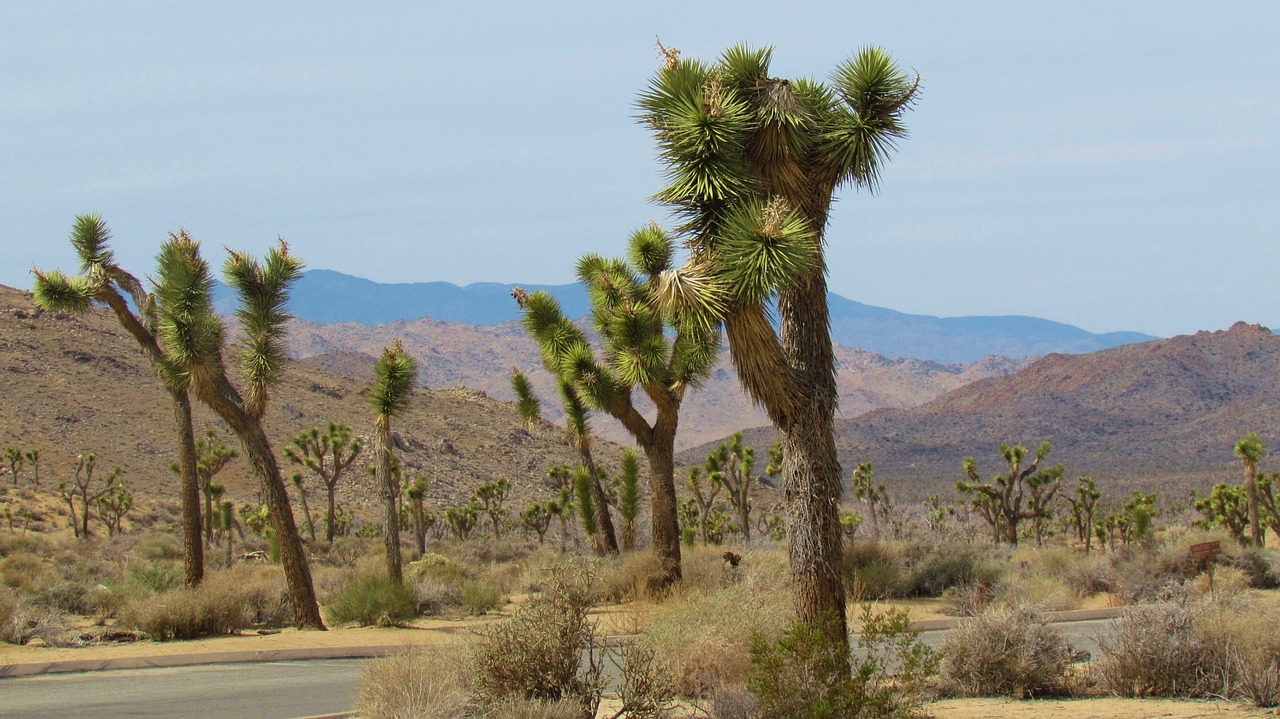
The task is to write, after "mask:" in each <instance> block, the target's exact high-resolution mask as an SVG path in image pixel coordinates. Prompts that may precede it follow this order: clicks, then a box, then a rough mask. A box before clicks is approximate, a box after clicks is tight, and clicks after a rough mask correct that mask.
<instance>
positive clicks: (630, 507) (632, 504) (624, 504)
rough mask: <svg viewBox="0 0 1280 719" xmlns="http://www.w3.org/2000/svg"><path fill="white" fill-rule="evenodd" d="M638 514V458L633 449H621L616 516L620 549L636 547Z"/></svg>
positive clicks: (627, 550) (631, 549)
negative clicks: (618, 526) (620, 539)
mask: <svg viewBox="0 0 1280 719" xmlns="http://www.w3.org/2000/svg"><path fill="white" fill-rule="evenodd" d="M639 514H640V458H639V457H637V456H636V452H635V450H633V449H630V448H627V449H624V450H622V471H621V472H620V473H619V475H618V516H619V517H621V518H622V551H624V552H630V551H633V550H634V549H635V548H636V518H637V517H638V516H639Z"/></svg>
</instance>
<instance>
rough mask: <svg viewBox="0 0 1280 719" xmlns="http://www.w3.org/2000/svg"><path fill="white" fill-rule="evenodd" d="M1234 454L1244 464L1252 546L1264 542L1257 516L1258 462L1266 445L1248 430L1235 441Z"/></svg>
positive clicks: (1264, 454) (1263, 455)
mask: <svg viewBox="0 0 1280 719" xmlns="http://www.w3.org/2000/svg"><path fill="white" fill-rule="evenodd" d="M1235 453H1236V456H1237V457H1239V458H1240V462H1241V464H1243V465H1244V494H1245V499H1246V500H1247V501H1248V503H1249V538H1250V539H1251V540H1252V541H1253V546H1255V547H1261V546H1264V545H1265V544H1266V535H1265V534H1263V532H1262V522H1261V521H1260V519H1259V517H1258V463H1259V462H1261V461H1262V458H1263V457H1266V456H1267V446H1266V445H1265V444H1263V442H1262V438H1261V437H1259V436H1258V433H1257V432H1250V433H1249V434H1246V435H1245V436H1244V437H1242V438H1241V439H1240V441H1238V442H1236V445H1235Z"/></svg>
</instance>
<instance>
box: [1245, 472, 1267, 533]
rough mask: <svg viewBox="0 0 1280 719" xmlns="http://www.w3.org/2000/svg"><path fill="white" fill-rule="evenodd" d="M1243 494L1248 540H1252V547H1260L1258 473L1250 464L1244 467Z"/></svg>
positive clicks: (1260, 525) (1260, 526) (1260, 524)
mask: <svg viewBox="0 0 1280 719" xmlns="http://www.w3.org/2000/svg"><path fill="white" fill-rule="evenodd" d="M1244 493H1245V497H1246V498H1247V499H1248V502H1249V538H1250V539H1251V540H1253V546H1255V547H1261V546H1263V544H1264V538H1263V536H1262V523H1261V522H1260V521H1259V519H1258V471H1257V469H1256V468H1255V467H1254V466H1253V465H1251V464H1246V465H1245V477H1244Z"/></svg>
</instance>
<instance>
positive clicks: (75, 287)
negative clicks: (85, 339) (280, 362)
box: [32, 214, 204, 587]
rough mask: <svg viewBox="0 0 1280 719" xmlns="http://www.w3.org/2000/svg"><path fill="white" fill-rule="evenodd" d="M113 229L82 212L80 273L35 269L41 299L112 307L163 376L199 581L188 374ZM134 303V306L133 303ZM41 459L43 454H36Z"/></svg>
mask: <svg viewBox="0 0 1280 719" xmlns="http://www.w3.org/2000/svg"><path fill="white" fill-rule="evenodd" d="M110 240H111V231H110V230H108V229H107V224H106V223H105V222H103V221H102V218H101V217H100V216H98V215H97V214H92V215H79V216H77V217H76V221H75V224H74V225H73V226H72V228H71V246H72V247H74V248H75V250H76V254H78V255H79V256H80V274H79V275H77V276H75V277H70V276H67V275H65V274H63V273H61V272H59V271H57V270H53V271H50V272H41V271H40V270H36V271H35V276H36V283H35V298H36V304H38V305H40V306H41V307H43V308H45V309H49V310H57V311H61V312H74V313H77V314H78V313H83V312H85V311H87V310H88V309H89V307H90V306H92V304H93V303H94V302H98V303H101V304H104V305H106V306H107V307H109V308H111V311H112V312H113V313H115V316H116V319H117V320H118V321H119V322H120V325H121V326H122V327H124V329H125V330H126V331H127V332H128V333H129V334H130V335H131V336H132V337H133V339H134V340H135V341H136V342H137V343H138V345H139V346H140V347H142V350H143V351H144V352H145V353H146V355H147V358H148V359H149V360H151V365H152V367H154V368H155V370H156V373H157V374H159V376H160V381H161V382H162V383H163V384H164V388H165V391H166V392H168V393H169V400H170V402H171V403H172V405H173V417H174V423H175V426H176V429H177V440H178V462H177V468H178V477H179V494H180V498H181V505H182V558H183V578H184V580H185V582H186V584H187V586H189V587H194V586H196V585H197V584H199V583H200V581H201V580H202V579H203V578H204V544H203V543H202V542H201V540H200V488H199V484H198V479H197V474H196V461H197V457H196V443H195V430H194V429H193V425H192V423H191V398H190V396H189V395H188V392H187V390H188V383H187V377H186V376H185V375H184V374H183V372H182V368H181V367H180V365H179V363H178V361H177V358H175V357H174V356H173V355H172V354H171V353H170V352H169V351H167V350H166V349H165V347H164V346H163V345H162V343H161V342H160V341H159V339H158V333H159V329H158V326H159V318H158V315H157V313H156V298H155V295H154V294H151V293H148V292H147V291H146V290H145V289H143V286H142V283H141V282H139V281H138V279H137V278H136V277H134V276H133V275H131V274H129V273H128V272H125V271H124V270H123V269H121V268H120V265H118V264H116V260H115V254H114V253H113V252H112V251H111V249H110V247H109V246H108V243H109V242H110ZM130 303H132V306H130ZM32 459H33V460H34V461H36V462H38V461H39V455H38V454H36V455H34V456H33V457H32Z"/></svg>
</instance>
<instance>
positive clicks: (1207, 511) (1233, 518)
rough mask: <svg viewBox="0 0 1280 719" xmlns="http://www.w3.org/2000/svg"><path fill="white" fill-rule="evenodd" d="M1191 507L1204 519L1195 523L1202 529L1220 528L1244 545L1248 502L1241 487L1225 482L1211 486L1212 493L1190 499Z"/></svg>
mask: <svg viewBox="0 0 1280 719" xmlns="http://www.w3.org/2000/svg"><path fill="white" fill-rule="evenodd" d="M1192 502H1193V506H1194V507H1195V509H1196V511H1197V512H1199V513H1200V514H1201V515H1202V516H1203V517H1204V519H1202V520H1200V521H1198V522H1196V524H1198V525H1200V526H1203V527H1210V528H1211V527H1222V528H1223V529H1226V530H1227V532H1228V533H1229V534H1230V535H1231V537H1232V538H1233V539H1235V540H1236V541H1237V542H1239V543H1240V544H1244V542H1245V539H1244V532H1245V529H1247V528H1248V527H1249V502H1248V500H1247V499H1246V498H1245V492H1244V488H1243V487H1239V486H1236V485H1232V484H1226V483H1225V482H1219V483H1218V484H1215V485H1213V492H1212V493H1211V494H1210V495H1209V496H1208V497H1205V498H1204V499H1195V497H1194V496H1193V497H1192Z"/></svg>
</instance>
